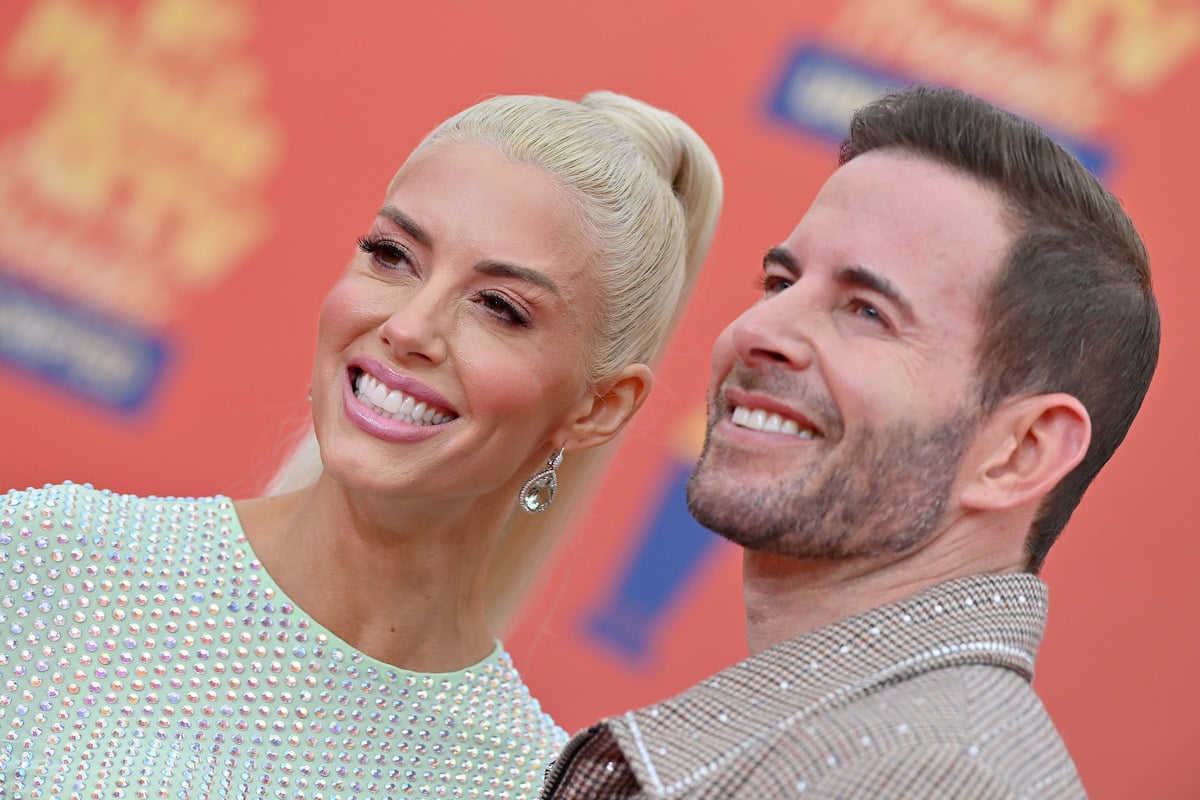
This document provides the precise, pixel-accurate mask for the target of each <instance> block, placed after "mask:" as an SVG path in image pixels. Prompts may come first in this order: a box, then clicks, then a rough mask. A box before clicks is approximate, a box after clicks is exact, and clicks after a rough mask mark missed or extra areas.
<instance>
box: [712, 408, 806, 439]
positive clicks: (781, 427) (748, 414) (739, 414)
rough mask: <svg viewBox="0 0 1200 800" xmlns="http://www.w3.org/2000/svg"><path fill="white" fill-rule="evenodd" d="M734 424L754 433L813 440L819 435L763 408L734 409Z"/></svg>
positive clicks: (792, 420) (794, 421)
mask: <svg viewBox="0 0 1200 800" xmlns="http://www.w3.org/2000/svg"><path fill="white" fill-rule="evenodd" d="M733 424H734V425H738V426H740V427H742V428H749V429H750V430H752V431H765V432H766V433H786V434H789V435H791V436H798V437H800V438H801V439H812V438H815V437H816V435H817V432H816V431H814V430H813V429H812V428H801V427H800V424H799V423H798V422H796V420H794V419H786V418H785V417H781V416H780V415H779V414H776V413H774V412H768V411H763V410H762V409H761V408H744V407H742V406H738V407H737V408H735V409H733Z"/></svg>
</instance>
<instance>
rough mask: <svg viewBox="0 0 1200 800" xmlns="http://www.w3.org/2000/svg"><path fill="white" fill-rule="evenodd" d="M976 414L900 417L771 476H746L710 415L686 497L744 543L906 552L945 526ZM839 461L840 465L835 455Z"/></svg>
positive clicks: (821, 552)
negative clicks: (742, 478)
mask: <svg viewBox="0 0 1200 800" xmlns="http://www.w3.org/2000/svg"><path fill="white" fill-rule="evenodd" d="M977 423H978V414H977V413H975V412H968V411H966V410H963V411H959V412H958V413H956V414H954V415H952V416H951V417H950V418H949V419H946V420H943V421H941V422H939V423H937V424H935V425H933V426H932V427H927V428H921V427H919V426H917V425H915V424H913V423H899V424H894V425H891V426H889V427H888V428H885V429H882V430H879V431H875V432H873V433H871V434H870V435H868V436H865V437H863V438H861V439H859V440H858V441H857V442H856V443H854V444H853V445H851V446H847V449H843V450H841V451H840V452H838V451H837V450H834V451H832V452H830V453H828V454H827V455H825V457H824V458H818V459H816V460H814V462H813V463H811V464H810V465H808V466H807V467H805V468H803V469H802V470H801V471H799V472H797V473H794V474H781V475H779V476H778V478H776V479H775V480H772V481H771V482H770V483H769V484H766V485H763V484H762V483H760V484H758V485H741V484H739V482H738V481H739V474H740V473H741V472H742V471H741V470H739V469H738V462H739V461H753V460H754V459H755V458H756V456H755V455H753V454H750V453H746V452H744V451H740V452H737V453H730V452H724V451H723V449H722V446H721V445H720V444H718V443H714V441H713V438H712V425H713V423H712V421H711V419H710V422H709V428H708V433H707V434H706V436H705V441H704V450H703V452H702V453H701V456H700V461H699V463H698V464H697V466H696V469H695V471H694V472H693V473H692V475H691V478H690V479H689V480H688V485H687V501H688V509H689V510H690V511H691V513H692V516H694V517H695V518H696V520H697V521H698V522H700V524H701V525H703V526H704V527H706V528H709V529H710V530H712V531H714V532H716V533H718V534H720V535H721V536H724V537H725V538H726V539H728V540H730V541H731V542H733V543H735V544H737V545H740V546H742V547H745V548H748V549H752V550H758V551H762V552H769V553H774V554H777V555H783V556H788V557H791V558H800V559H820V560H845V559H850V558H861V557H869V556H875V555H882V554H886V553H894V554H899V553H904V552H907V551H909V550H912V549H913V548H915V547H917V546H918V545H920V544H921V543H922V542H924V541H925V540H926V539H927V538H928V537H929V536H930V535H931V534H932V533H933V532H934V531H935V530H936V528H937V527H938V525H939V523H940V522H941V521H942V516H943V514H944V512H945V509H946V501H947V499H948V498H949V495H950V489H951V486H952V485H953V483H954V479H955V475H956V473H957V468H958V465H959V463H960V461H961V460H962V456H963V452H964V451H965V449H966V446H967V443H968V442H969V440H970V436H971V434H972V432H973V431H974V429H975V426H976V425H977ZM828 459H836V463H827V460H828Z"/></svg>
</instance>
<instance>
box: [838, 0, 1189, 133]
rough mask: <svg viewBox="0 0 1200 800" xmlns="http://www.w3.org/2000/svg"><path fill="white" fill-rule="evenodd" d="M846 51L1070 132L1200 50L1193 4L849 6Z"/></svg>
mask: <svg viewBox="0 0 1200 800" xmlns="http://www.w3.org/2000/svg"><path fill="white" fill-rule="evenodd" d="M829 35H830V38H831V39H832V40H833V41H834V42H836V43H837V44H839V45H840V46H841V47H842V48H844V49H846V50H848V51H851V52H856V53H858V54H860V55H862V56H863V57H865V58H867V59H869V60H871V61H873V62H875V63H878V64H883V65H887V66H888V67H890V68H893V69H899V70H903V71H904V72H906V73H907V74H909V75H910V76H911V77H912V78H914V79H916V80H921V81H927V82H932V83H953V84H954V85H956V86H959V87H961V88H963V89H966V90H968V91H973V92H975V93H976V94H980V95H983V96H985V97H987V98H989V99H990V100H993V101H995V102H998V103H1000V104H1001V105H1004V106H1007V107H1009V108H1012V109H1014V110H1019V111H1021V112H1022V113H1024V114H1027V115H1029V116H1031V117H1034V118H1036V119H1037V120H1038V121H1039V122H1041V123H1042V124H1046V125H1053V126H1054V127H1056V128H1058V129H1059V130H1062V131H1065V132H1071V133H1076V134H1079V133H1085V132H1088V131H1092V130H1095V129H1097V128H1099V127H1100V126H1102V125H1104V124H1106V123H1108V122H1110V121H1111V120H1112V119H1113V118H1114V117H1115V115H1116V114H1117V113H1118V111H1119V109H1120V103H1121V101H1122V100H1124V99H1125V98H1126V97H1128V96H1131V95H1140V94H1145V93H1148V92H1150V91H1152V90H1153V89H1154V88H1155V87H1157V86H1158V85H1159V84H1160V83H1162V82H1163V81H1164V80H1166V79H1167V78H1169V77H1170V76H1171V75H1172V74H1174V72H1175V71H1177V70H1178V69H1179V68H1180V67H1181V66H1182V65H1183V64H1184V63H1185V62H1186V61H1187V60H1188V59H1189V58H1191V57H1192V56H1193V55H1195V53H1196V50H1197V48H1198V47H1200V8H1197V5H1196V3H1195V2H1194V1H1193V0H1187V1H1186V2H1179V1H1178V0H1049V1H1048V2H1047V1H1046V0H848V2H846V3H844V4H843V5H842V9H841V11H840V13H839V14H838V16H837V18H836V20H835V21H834V23H833V24H832V26H831V27H830V30H829Z"/></svg>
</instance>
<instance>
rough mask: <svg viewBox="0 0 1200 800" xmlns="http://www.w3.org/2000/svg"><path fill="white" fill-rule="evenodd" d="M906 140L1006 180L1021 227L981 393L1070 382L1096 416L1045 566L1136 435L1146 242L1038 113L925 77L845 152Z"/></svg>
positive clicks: (1002, 278)
mask: <svg viewBox="0 0 1200 800" xmlns="http://www.w3.org/2000/svg"><path fill="white" fill-rule="evenodd" d="M885 149H890V150H898V151H902V152H908V153H912V154H915V155H918V156H921V157H924V158H928V159H930V160H931V161H934V162H937V163H940V164H943V165H946V166H949V167H952V168H954V169H958V170H961V171H962V172H964V173H966V174H968V175H970V176H972V177H974V178H976V179H978V180H980V181H982V182H983V183H984V184H985V185H987V186H989V187H991V188H992V189H994V190H996V191H998V192H999V193H1000V194H1001V196H1002V197H1003V198H1004V200H1005V205H1006V210H1007V211H1008V213H1009V215H1010V219H1011V222H1012V224H1013V228H1014V238H1013V242H1012V244H1011V246H1010V249H1009V251H1008V253H1007V255H1006V257H1005V261H1004V263H1003V264H1002V265H1001V267H1000V269H999V270H998V272H997V275H996V277H995V279H994V281H993V283H992V285H991V287H990V289H989V291H988V294H987V295H986V296H985V297H984V298H983V300H982V302H981V308H980V321H981V330H980V342H979V350H978V353H977V356H976V380H977V387H978V392H979V402H980V405H981V408H982V411H983V412H984V414H988V413H991V412H992V411H993V410H995V409H996V407H997V406H998V405H999V404H1000V403H1001V402H1002V401H1003V400H1005V399H1006V398H1009V397H1013V396H1018V395H1023V394H1034V393H1048V392H1065V393H1067V394H1070V395H1073V396H1074V397H1076V398H1078V399H1079V401H1080V402H1082V403H1083V405H1084V407H1085V408H1087V411H1088V415H1089V416H1090V417H1091V420H1092V440H1091V444H1090V446H1089V447H1088V451H1087V454H1086V455H1085V456H1084V458H1083V460H1082V461H1081V462H1080V463H1079V465H1078V466H1076V467H1075V469H1074V470H1072V471H1071V472H1070V473H1069V474H1068V475H1067V476H1066V477H1065V478H1064V479H1063V480H1062V481H1061V482H1060V483H1059V484H1058V486H1056V487H1055V488H1054V489H1053V491H1051V492H1050V494H1049V495H1048V496H1047V497H1046V499H1045V501H1044V502H1043V503H1042V506H1041V508H1040V509H1039V510H1038V514H1037V516H1036V518H1035V519H1034V521H1033V526H1032V529H1031V531H1030V535H1029V538H1028V540H1027V543H1026V548H1027V552H1028V556H1029V560H1028V568H1029V569H1030V570H1031V571H1033V572H1036V571H1038V570H1039V569H1040V568H1041V565H1042V562H1043V561H1044V560H1045V558H1046V554H1047V552H1048V551H1049V550H1050V546H1051V545H1052V544H1053V543H1054V541H1055V540H1056V539H1057V538H1058V535H1059V534H1060V533H1061V532H1062V529H1063V527H1064V526H1065V525H1066V524H1067V520H1068V519H1069V518H1070V516H1071V513H1072V512H1073V511H1074V510H1075V507H1076V506H1077V505H1078V504H1079V500H1080V498H1082V497H1083V493H1084V491H1085V490H1086V489H1087V487H1088V485H1089V484H1090V483H1091V482H1092V479H1093V478H1095V477H1096V474H1097V473H1098V472H1099V471H1100V468H1101V467H1102V466H1104V464H1105V463H1106V462H1107V461H1108V459H1109V458H1110V457H1111V456H1112V454H1113V452H1114V451H1115V450H1116V449H1117V446H1118V445H1120V443H1121V441H1122V439H1124V438H1125V434H1126V432H1127V431H1128V430H1129V426H1130V424H1131V423H1132V422H1133V418H1134V416H1135V415H1136V414H1137V412H1138V409H1139V408H1140V407H1141V404H1142V399H1143V398H1144V397H1145V395H1146V390H1147V389H1148V388H1149V385H1150V378H1151V376H1152V375H1153V374H1154V368H1155V365H1156V363H1157V361H1158V346H1159V335H1160V334H1159V317H1158V307H1157V304H1156V303H1155V300H1154V295H1153V293H1152V291H1151V286H1150V264H1149V257H1148V256H1147V253H1146V248H1145V245H1144V244H1143V243H1142V240H1141V237H1140V236H1138V233H1137V231H1136V230H1135V229H1134V226H1133V223H1132V222H1131V221H1130V219H1129V217H1128V215H1127V214H1126V213H1125V211H1124V209H1123V208H1122V207H1121V203H1120V201H1119V200H1117V198H1116V197H1114V196H1113V194H1112V193H1111V192H1109V191H1108V190H1107V189H1105V188H1104V186H1103V185H1102V184H1101V183H1100V181H1099V180H1097V179H1096V177H1095V176H1094V175H1092V174H1091V173H1090V172H1089V171H1088V170H1087V169H1086V168H1084V167H1083V165H1081V164H1080V163H1079V161H1077V160H1076V159H1075V158H1074V157H1072V156H1071V155H1070V154H1069V153H1067V151H1066V150H1064V149H1063V148H1062V147H1060V146H1059V145H1058V144H1056V143H1055V142H1054V141H1052V140H1051V139H1050V137H1049V136H1047V135H1046V134H1045V133H1044V132H1043V131H1042V130H1040V129H1039V128H1038V127H1037V126H1035V125H1033V124H1032V123H1030V122H1028V121H1026V120H1024V119H1022V118H1020V117H1018V116H1016V115H1015V114H1012V113H1009V112H1007V111H1004V110H1002V109H999V108H996V107H995V106H992V105H990V104H988V103H986V102H984V101H983V100H980V99H979V98H976V97H972V96H971V95H968V94H965V93H963V92H961V91H958V90H956V89H951V88H929V87H919V86H918V87H913V88H910V89H906V90H903V91H899V92H895V93H893V94H889V95H886V96H884V97H882V98H881V99H879V100H877V101H875V102H873V103H871V104H870V105H868V106H866V107H864V108H862V109H860V110H859V111H858V112H856V113H855V115H854V118H853V120H852V121H851V123H850V130H849V135H848V136H847V137H846V139H845V140H844V141H843V142H842V145H841V153H840V157H839V162H838V163H839V164H845V163H846V162H847V161H849V160H851V159H852V158H854V157H856V156H858V155H861V154H863V153H866V152H869V151H871V150H885Z"/></svg>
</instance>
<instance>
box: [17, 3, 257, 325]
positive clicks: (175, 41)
mask: <svg viewBox="0 0 1200 800" xmlns="http://www.w3.org/2000/svg"><path fill="white" fill-rule="evenodd" d="M249 9H250V6H249V5H248V4H243V3H241V2H233V1H232V0H149V2H146V3H145V4H144V5H143V6H142V7H141V9H140V11H139V12H138V13H137V14H135V15H132V16H131V15H129V14H128V13H127V12H125V11H123V10H121V9H118V8H114V7H112V6H111V5H108V4H103V3H96V2H86V0H44V2H39V3H36V4H34V5H33V6H32V7H31V9H30V12H29V13H28V15H27V16H26V18H25V19H24V20H22V21H21V23H20V24H19V28H18V30H17V31H16V33H15V35H14V36H13V37H12V39H11V40H10V46H9V48H8V49H7V51H6V52H4V53H3V54H0V57H2V59H3V60H2V63H0V68H2V70H3V73H2V77H3V78H5V79H7V80H8V81H12V82H22V83H29V82H38V83H44V84H46V85H47V94H48V99H47V101H46V102H45V104H44V106H43V107H42V108H41V109H40V110H39V111H38V113H37V114H36V116H35V118H34V120H33V122H32V124H30V125H29V126H28V127H27V128H26V129H24V130H21V131H14V132H9V133H8V136H7V139H6V140H4V141H0V208H3V209H4V213H3V215H0V262H2V263H3V265H4V268H5V269H7V270H8V271H10V272H14V273H17V274H23V275H24V276H25V277H27V278H29V279H30V280H32V281H33V282H34V283H36V284H38V285H41V286H44V287H50V288H54V289H56V290H58V291H60V292H61V293H62V294H65V295H67V296H69V297H72V298H75V299H78V300H82V301H85V302H86V303H87V304H88V305H91V306H93V307H100V308H103V309H105V310H107V311H110V312H113V313H115V314H117V315H119V316H121V317H123V318H126V319H130V320H136V321H139V322H143V323H153V322H161V321H163V320H164V319H166V318H168V317H169V316H170V313H171V309H172V307H173V305H174V304H175V301H176V300H177V299H178V298H179V297H180V296H182V295H183V294H184V293H186V292H189V291H195V290H199V289H203V288H206V287H209V286H211V285H212V284H213V283H214V282H216V281H218V280H219V279H221V278H222V277H224V276H225V275H226V274H228V272H229V271H230V270H232V269H233V268H234V267H236V266H237V264H238V263H239V261H240V260H241V259H242V258H243V257H244V256H246V254H247V253H248V252H249V251H250V249H251V248H253V247H254V246H256V245H257V244H259V243H260V242H261V241H262V240H263V239H264V238H265V236H266V235H267V233H268V228H269V214H268V210H267V205H266V203H265V201H264V200H263V199H262V197H261V192H262V187H263V185H264V183H265V182H266V180H267V179H268V178H269V177H270V176H271V174H272V173H273V171H274V169H275V167H276V166H277V164H278V161H279V156H280V135H279V132H278V129H277V126H276V125H275V124H274V123H273V121H272V120H270V119H268V118H267V117H266V115H265V114H264V113H263V111H262V110H261V108H260V105H261V98H262V94H263V89H264V79H263V73H262V70H261V68H260V67H259V66H258V65H257V64H255V63H254V62H252V61H250V60H248V59H246V58H243V57H240V56H239V55H238V53H237V52H236V50H237V48H238V47H239V46H241V45H242V44H243V42H244V41H245V39H246V37H247V35H248V34H249V32H250V25H251V20H250V10H249ZM2 135H3V132H0V136H2Z"/></svg>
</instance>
